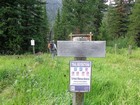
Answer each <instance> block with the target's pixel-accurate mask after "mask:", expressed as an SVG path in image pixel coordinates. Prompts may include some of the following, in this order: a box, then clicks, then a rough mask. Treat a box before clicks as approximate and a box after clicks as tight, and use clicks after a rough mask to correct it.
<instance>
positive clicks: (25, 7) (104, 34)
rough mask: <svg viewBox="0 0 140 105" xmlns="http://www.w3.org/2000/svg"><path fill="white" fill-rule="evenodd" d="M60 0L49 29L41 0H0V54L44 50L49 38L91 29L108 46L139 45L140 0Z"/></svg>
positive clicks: (44, 6) (64, 38)
mask: <svg viewBox="0 0 140 105" xmlns="http://www.w3.org/2000/svg"><path fill="white" fill-rule="evenodd" d="M107 1H108V0H62V8H59V9H58V10H57V16H56V18H55V20H54V21H55V22H54V24H53V29H51V28H50V27H51V25H50V23H51V22H50V21H49V20H48V17H49V16H48V15H47V9H46V4H47V1H43V0H0V54H24V53H30V52H31V51H32V46H31V44H30V41H31V40H32V39H34V40H35V50H36V52H47V44H48V42H49V41H51V40H55V41H57V40H69V34H70V33H78V34H79V33H80V34H87V33H90V32H92V33H93V39H94V40H106V41H107V45H108V46H114V44H115V43H117V44H118V47H120V48H123V47H127V46H128V45H132V46H134V47H140V21H139V19H140V0H114V2H115V4H109V5H107V4H105V3H106V2H107Z"/></svg>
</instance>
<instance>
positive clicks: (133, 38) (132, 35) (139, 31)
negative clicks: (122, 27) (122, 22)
mask: <svg viewBox="0 0 140 105" xmlns="http://www.w3.org/2000/svg"><path fill="white" fill-rule="evenodd" d="M139 19H140V0H136V3H135V5H134V7H133V9H132V14H131V15H130V22H129V23H130V24H129V28H128V33H127V35H128V38H129V44H136V45H138V46H140V21H139Z"/></svg>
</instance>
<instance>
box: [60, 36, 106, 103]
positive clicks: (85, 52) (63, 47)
mask: <svg viewBox="0 0 140 105" xmlns="http://www.w3.org/2000/svg"><path fill="white" fill-rule="evenodd" d="M71 36H72V37H74V39H73V40H74V41H57V49H58V50H57V55H58V56H66V57H69V56H73V57H74V60H75V61H71V62H70V91H71V92H74V93H73V101H72V103H73V105H84V92H89V91H90V87H91V86H90V85H91V84H90V83H91V62H90V61H86V57H105V48H106V42H105V41H90V40H89V41H86V40H85V39H88V38H85V37H86V36H85V37H84V35H83V34H82V36H81V34H80V35H77V36H78V38H77V37H76V36H75V35H71ZM89 38H91V36H90V37H89Z"/></svg>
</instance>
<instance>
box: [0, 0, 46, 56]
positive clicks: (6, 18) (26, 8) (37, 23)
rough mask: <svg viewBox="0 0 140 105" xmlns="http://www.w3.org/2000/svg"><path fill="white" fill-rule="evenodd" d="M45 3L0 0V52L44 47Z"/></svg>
mask: <svg viewBox="0 0 140 105" xmlns="http://www.w3.org/2000/svg"><path fill="white" fill-rule="evenodd" d="M44 4H45V3H44V2H42V1H41V0H6V1H5V0H1V4H0V6H1V8H0V17H1V18H0V20H1V23H0V39H1V40H2V41H1V42H0V53H7V54H17V53H25V52H28V51H31V46H30V40H31V39H32V38H33V39H35V41H36V50H37V51H43V50H44V49H45V45H46V43H47V42H46V40H47V38H46V37H47V31H48V21H47V16H46V7H45V5H44Z"/></svg>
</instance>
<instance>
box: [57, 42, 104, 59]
mask: <svg viewBox="0 0 140 105" xmlns="http://www.w3.org/2000/svg"><path fill="white" fill-rule="evenodd" d="M105 49H106V41H57V55H58V56H73V57H105V53H106V51H105Z"/></svg>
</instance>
